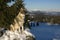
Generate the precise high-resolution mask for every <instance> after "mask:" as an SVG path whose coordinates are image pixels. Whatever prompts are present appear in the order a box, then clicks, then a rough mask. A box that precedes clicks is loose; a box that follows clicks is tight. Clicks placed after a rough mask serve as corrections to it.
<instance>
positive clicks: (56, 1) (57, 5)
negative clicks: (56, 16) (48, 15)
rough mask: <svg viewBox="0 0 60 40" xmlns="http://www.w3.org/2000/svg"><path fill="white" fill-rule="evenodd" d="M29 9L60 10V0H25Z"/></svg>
mask: <svg viewBox="0 0 60 40" xmlns="http://www.w3.org/2000/svg"><path fill="white" fill-rule="evenodd" d="M24 3H25V7H26V8H27V9H28V10H42V11H44V10H48V11H51V10H52V11H60V0H25V1H24Z"/></svg>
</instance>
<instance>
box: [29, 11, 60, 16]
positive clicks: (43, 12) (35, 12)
mask: <svg viewBox="0 0 60 40" xmlns="http://www.w3.org/2000/svg"><path fill="white" fill-rule="evenodd" d="M28 13H29V14H41V15H54V16H60V12H55V11H51V12H47V11H30V12H28Z"/></svg>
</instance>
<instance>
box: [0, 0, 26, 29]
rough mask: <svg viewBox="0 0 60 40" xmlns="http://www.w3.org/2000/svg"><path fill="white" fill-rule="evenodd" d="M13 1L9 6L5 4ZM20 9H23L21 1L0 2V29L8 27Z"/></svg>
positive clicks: (0, 0) (8, 0) (7, 0)
mask: <svg viewBox="0 0 60 40" xmlns="http://www.w3.org/2000/svg"><path fill="white" fill-rule="evenodd" d="M11 1H14V2H15V3H14V4H13V5H11V6H9V5H7V3H9V2H11ZM20 8H24V9H25V7H24V3H23V0H0V27H5V28H6V27H9V26H10V24H11V23H13V22H14V21H13V20H14V18H15V17H16V16H17V15H18V12H19V11H20Z"/></svg>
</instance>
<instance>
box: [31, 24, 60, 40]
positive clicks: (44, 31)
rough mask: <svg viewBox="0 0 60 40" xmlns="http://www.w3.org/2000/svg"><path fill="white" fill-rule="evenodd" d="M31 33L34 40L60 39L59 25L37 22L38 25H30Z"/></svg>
mask: <svg viewBox="0 0 60 40" xmlns="http://www.w3.org/2000/svg"><path fill="white" fill-rule="evenodd" d="M31 33H32V34H33V35H35V38H36V40H56V39H59V40H60V25H57V24H56V25H54V24H53V25H50V24H48V23H39V26H32V27H31Z"/></svg>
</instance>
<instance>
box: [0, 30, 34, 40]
mask: <svg viewBox="0 0 60 40" xmlns="http://www.w3.org/2000/svg"><path fill="white" fill-rule="evenodd" d="M27 36H31V37H33V34H31V33H30V32H28V31H26V30H25V31H23V32H22V33H19V32H18V31H15V32H12V31H9V30H6V32H5V33H4V34H3V35H2V36H1V37H0V40H26V39H27Z"/></svg>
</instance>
